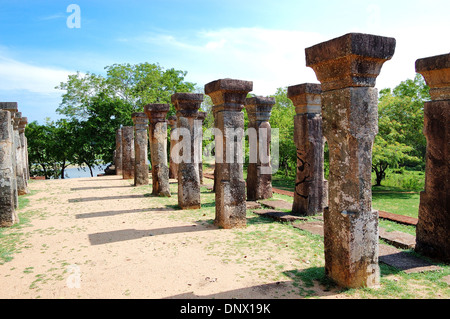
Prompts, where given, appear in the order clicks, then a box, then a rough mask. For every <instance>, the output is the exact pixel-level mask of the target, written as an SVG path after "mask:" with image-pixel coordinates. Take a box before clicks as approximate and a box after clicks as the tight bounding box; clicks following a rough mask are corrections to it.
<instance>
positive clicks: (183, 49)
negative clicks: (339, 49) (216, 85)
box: [136, 28, 326, 95]
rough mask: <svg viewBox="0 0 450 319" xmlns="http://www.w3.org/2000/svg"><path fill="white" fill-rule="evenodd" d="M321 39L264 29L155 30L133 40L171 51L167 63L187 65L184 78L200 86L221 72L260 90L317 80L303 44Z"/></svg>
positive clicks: (311, 34)
mask: <svg viewBox="0 0 450 319" xmlns="http://www.w3.org/2000/svg"><path fill="white" fill-rule="evenodd" d="M136 40H137V39H136ZM324 40H326V39H325V38H324V37H323V36H322V35H320V34H318V33H314V32H303V31H292V30H270V29H264V28H223V29H219V30H209V31H199V32H197V33H195V34H192V35H191V38H189V39H186V38H176V37H175V36H173V35H158V34H155V35H147V36H146V37H139V39H138V41H140V43H141V44H142V43H147V44H151V46H152V47H154V46H157V47H163V48H164V50H167V51H168V52H172V54H171V55H170V57H167V64H168V65H171V66H173V64H174V63H176V65H177V67H179V68H181V69H184V70H187V71H188V77H187V80H188V81H192V82H196V83H197V84H198V85H199V86H203V85H204V84H206V83H208V82H210V81H214V80H216V79H219V78H226V77H228V78H235V79H242V80H248V81H253V93H255V94H259V95H270V94H274V93H275V92H276V89H277V88H279V87H284V86H289V85H295V84H299V83H303V82H315V83H317V79H316V77H315V74H314V72H313V71H312V69H310V68H307V67H306V65H305V48H306V47H308V46H311V45H314V44H316V43H318V42H321V41H324ZM164 62H165V63H166V61H164Z"/></svg>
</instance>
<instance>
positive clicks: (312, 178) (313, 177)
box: [287, 83, 325, 216]
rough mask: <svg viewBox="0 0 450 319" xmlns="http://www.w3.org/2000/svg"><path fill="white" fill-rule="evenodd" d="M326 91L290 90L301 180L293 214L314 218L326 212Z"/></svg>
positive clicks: (313, 86) (310, 85) (307, 86)
mask: <svg viewBox="0 0 450 319" xmlns="http://www.w3.org/2000/svg"><path fill="white" fill-rule="evenodd" d="M321 93H322V89H321V87H320V84H313V83H304V84H299V85H294V86H290V87H288V91H287V96H288V98H289V99H291V100H292V103H293V104H294V106H295V113H296V115H295V116H294V142H295V145H296V148H297V177H296V180H295V191H294V202H293V205H292V212H293V213H294V214H298V215H301V216H313V215H317V214H318V213H321V212H322V211H323V196H324V189H325V187H324V174H323V132H322V114H321V107H322V98H321Z"/></svg>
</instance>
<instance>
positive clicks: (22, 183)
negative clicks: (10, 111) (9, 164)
mask: <svg viewBox="0 0 450 319" xmlns="http://www.w3.org/2000/svg"><path fill="white" fill-rule="evenodd" d="M21 121H22V113H21V112H16V115H15V118H14V144H15V147H16V180H17V193H18V195H19V196H20V195H25V194H28V193H29V191H28V188H27V183H26V177H25V175H24V170H23V167H24V156H23V150H22V148H23V145H22V142H21V139H20V134H21V133H20V131H23V130H24V128H23V129H22V128H21V126H20V122H21Z"/></svg>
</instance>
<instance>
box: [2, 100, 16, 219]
mask: <svg viewBox="0 0 450 319" xmlns="http://www.w3.org/2000/svg"><path fill="white" fill-rule="evenodd" d="M1 104H4V103H1ZM11 125H12V123H11V113H10V112H9V111H6V110H4V109H3V108H0V227H9V226H12V225H14V224H15V223H17V222H18V221H19V218H18V215H17V213H16V210H15V209H16V207H15V187H16V186H15V178H16V177H15V176H14V170H13V161H12V159H13V156H12V154H13V138H14V137H13V134H12V132H13V130H12V126H11Z"/></svg>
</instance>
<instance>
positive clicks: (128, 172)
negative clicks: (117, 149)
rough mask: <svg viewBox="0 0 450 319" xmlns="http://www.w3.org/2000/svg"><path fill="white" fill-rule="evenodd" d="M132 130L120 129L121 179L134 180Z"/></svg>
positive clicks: (131, 128) (131, 127) (127, 127)
mask: <svg viewBox="0 0 450 319" xmlns="http://www.w3.org/2000/svg"><path fill="white" fill-rule="evenodd" d="M134 156H135V152H134V128H133V126H124V127H122V175H123V179H134V160H135V158H134Z"/></svg>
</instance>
